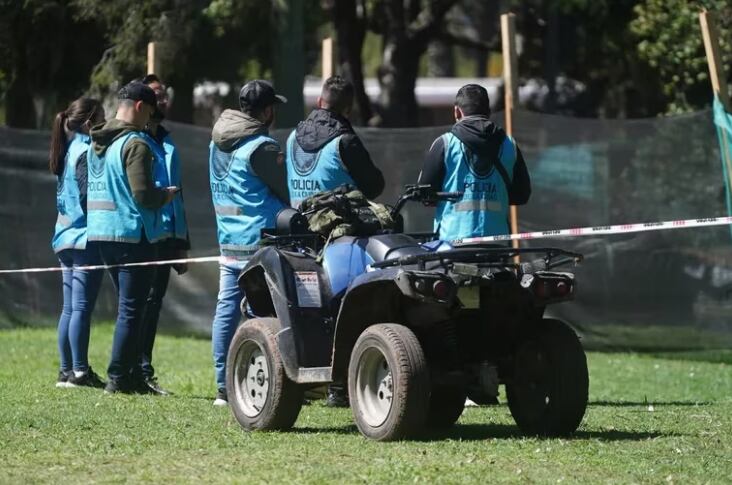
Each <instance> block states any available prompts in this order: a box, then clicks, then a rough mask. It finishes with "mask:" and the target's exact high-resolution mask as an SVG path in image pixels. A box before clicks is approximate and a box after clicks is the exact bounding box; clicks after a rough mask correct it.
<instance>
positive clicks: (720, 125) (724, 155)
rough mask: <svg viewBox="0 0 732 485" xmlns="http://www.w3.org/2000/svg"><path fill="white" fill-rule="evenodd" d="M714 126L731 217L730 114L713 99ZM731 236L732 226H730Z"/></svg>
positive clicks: (716, 99)
mask: <svg viewBox="0 0 732 485" xmlns="http://www.w3.org/2000/svg"><path fill="white" fill-rule="evenodd" d="M714 125H715V126H716V127H717V136H718V137H719V157H720V159H721V160H722V173H723V174H724V187H725V200H726V202H727V214H728V215H732V187H730V174H732V114H730V113H728V112H727V111H726V110H725V109H724V105H723V104H722V102H721V101H720V100H719V98H717V97H716V96H715V97H714ZM730 234H732V226H730Z"/></svg>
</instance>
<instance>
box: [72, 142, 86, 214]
mask: <svg viewBox="0 0 732 485" xmlns="http://www.w3.org/2000/svg"><path fill="white" fill-rule="evenodd" d="M74 175H75V176H76V185H78V186H79V204H81V210H82V211H84V215H86V188H87V181H88V180H89V172H87V169H86V152H84V153H82V154H81V155H79V159H78V160H77V161H76V173H75V174H74Z"/></svg>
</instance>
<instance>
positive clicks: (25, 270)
mask: <svg viewBox="0 0 732 485" xmlns="http://www.w3.org/2000/svg"><path fill="white" fill-rule="evenodd" d="M220 259H221V256H204V257H201V258H183V259H166V260H161V261H142V262H139V263H125V264H97V265H90V266H74V269H75V270H77V269H79V270H80V269H83V270H95V269H111V268H122V267H131V266H162V265H164V264H182V263H208V262H212V261H219V260H220ZM65 269H66V268H63V267H61V266H51V267H48V268H23V269H0V274H7V273H47V272H49V271H63V270H65Z"/></svg>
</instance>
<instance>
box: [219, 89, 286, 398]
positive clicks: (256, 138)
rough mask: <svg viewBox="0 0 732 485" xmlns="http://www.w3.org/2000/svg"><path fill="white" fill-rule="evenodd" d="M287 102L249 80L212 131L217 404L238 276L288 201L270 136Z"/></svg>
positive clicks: (234, 320)
mask: <svg viewBox="0 0 732 485" xmlns="http://www.w3.org/2000/svg"><path fill="white" fill-rule="evenodd" d="M285 102H287V99H285V98H284V96H280V95H278V94H276V93H275V90H274V88H273V87H272V85H271V84H270V83H268V82H266V81H261V80H254V81H250V82H248V83H246V84H245V85H244V86H243V87H242V88H241V91H240V92H239V106H240V108H241V111H236V110H231V109H227V110H225V111H224V112H223V113H221V116H220V117H219V119H218V120H217V121H216V123H215V124H214V127H213V130H212V133H211V144H210V148H209V150H210V152H209V173H210V182H211V197H212V199H213V206H214V212H215V213H216V226H217V228H218V231H217V233H218V240H219V248H220V251H221V264H220V266H219V295H218V301H217V303H216V315H215V317H214V320H213V328H212V347H213V361H214V371H215V376H216V386H217V394H216V399H215V400H214V405H216V406H226V405H227V404H228V400H227V396H226V356H227V354H228V351H229V344H230V343H231V339H232V338H233V337H234V332H235V331H236V328H237V326H238V325H239V322H240V320H241V317H242V315H241V310H240V307H239V305H240V303H241V301H242V298H243V296H244V295H243V294H242V292H241V290H240V289H239V286H238V285H237V278H238V276H239V273H240V271H241V269H242V268H243V267H244V265H245V264H246V262H247V260H248V259H249V258H250V257H251V255H252V254H254V252H255V251H256V250H257V248H258V243H259V235H260V231H261V230H262V229H264V228H267V227H274V223H275V218H276V216H277V213H278V212H279V211H280V210H282V209H283V208H285V207H286V206H287V205H288V203H289V195H288V191H287V171H286V169H285V164H284V157H283V155H282V152H281V151H280V147H279V144H278V143H277V141H275V140H274V139H273V138H271V137H270V136H269V127H270V125H271V124H272V122H273V121H274V114H275V112H274V108H275V105H276V104H279V103H285Z"/></svg>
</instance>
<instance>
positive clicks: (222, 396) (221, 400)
mask: <svg viewBox="0 0 732 485" xmlns="http://www.w3.org/2000/svg"><path fill="white" fill-rule="evenodd" d="M213 405H214V406H228V405H229V399H228V398H227V397H226V389H219V390H218V392H217V393H216V399H215V400H214V402H213Z"/></svg>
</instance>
